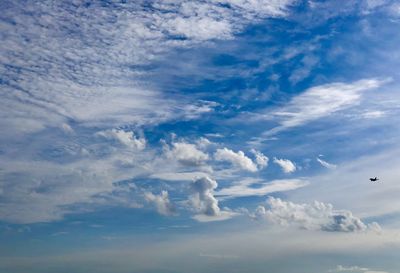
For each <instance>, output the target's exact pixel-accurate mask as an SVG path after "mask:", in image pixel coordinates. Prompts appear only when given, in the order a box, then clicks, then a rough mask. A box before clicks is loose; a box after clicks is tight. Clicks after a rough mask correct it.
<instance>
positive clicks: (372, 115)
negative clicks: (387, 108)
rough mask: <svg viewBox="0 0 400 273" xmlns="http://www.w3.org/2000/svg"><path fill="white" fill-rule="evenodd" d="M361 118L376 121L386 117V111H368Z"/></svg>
mask: <svg viewBox="0 0 400 273" xmlns="http://www.w3.org/2000/svg"><path fill="white" fill-rule="evenodd" d="M361 116H362V117H363V118H365V119H376V118H381V117H383V116H385V112H384V111H380V110H376V111H367V112H364V113H362V114H361Z"/></svg>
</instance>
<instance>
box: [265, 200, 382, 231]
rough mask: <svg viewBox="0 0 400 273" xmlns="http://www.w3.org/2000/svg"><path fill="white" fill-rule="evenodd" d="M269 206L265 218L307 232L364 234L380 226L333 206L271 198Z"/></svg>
mask: <svg viewBox="0 0 400 273" xmlns="http://www.w3.org/2000/svg"><path fill="white" fill-rule="evenodd" d="M267 204H268V206H269V208H268V209H266V210H265V215H264V217H265V218H266V219H268V220H269V221H271V222H272V223H276V224H279V225H283V226H290V225H294V226H297V227H299V228H303V229H307V230H322V231H332V232H333V231H338V232H362V231H366V230H368V229H369V230H372V231H374V232H376V231H377V230H376V229H377V228H379V225H378V224H377V223H373V224H372V225H367V224H365V223H363V222H362V221H361V220H360V219H359V218H357V217H355V216H353V214H352V213H351V212H350V211H347V210H334V209H333V206H332V205H331V204H325V203H322V202H318V201H314V203H312V204H295V203H292V202H287V201H283V200H281V199H279V198H273V197H269V198H268V200H267Z"/></svg>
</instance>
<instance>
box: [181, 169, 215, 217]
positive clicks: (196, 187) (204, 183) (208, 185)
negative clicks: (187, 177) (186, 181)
mask: <svg viewBox="0 0 400 273" xmlns="http://www.w3.org/2000/svg"><path fill="white" fill-rule="evenodd" d="M217 187H218V184H217V181H215V180H213V179H211V178H209V177H202V178H198V179H196V180H195V181H193V183H192V184H191V186H190V189H191V192H192V194H191V196H190V198H189V201H190V203H191V204H192V205H193V207H194V208H195V210H196V211H197V212H198V213H201V214H204V215H207V216H218V215H219V214H220V211H221V210H220V208H219V207H218V200H217V199H216V198H215V197H214V189H216V188H217Z"/></svg>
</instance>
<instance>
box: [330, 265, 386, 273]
mask: <svg viewBox="0 0 400 273" xmlns="http://www.w3.org/2000/svg"><path fill="white" fill-rule="evenodd" d="M329 272H360V273H388V272H386V271H377V270H372V269H369V268H366V267H360V266H357V265H353V266H343V265H338V266H336V268H335V269H331V270H329Z"/></svg>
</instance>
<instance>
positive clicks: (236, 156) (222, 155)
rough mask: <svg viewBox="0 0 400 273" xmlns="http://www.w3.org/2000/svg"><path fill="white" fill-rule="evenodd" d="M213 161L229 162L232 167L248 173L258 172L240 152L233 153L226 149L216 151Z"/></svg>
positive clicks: (252, 163)
mask: <svg viewBox="0 0 400 273" xmlns="http://www.w3.org/2000/svg"><path fill="white" fill-rule="evenodd" d="M214 159H215V160H217V161H225V162H229V163H231V164H232V165H233V166H235V167H237V168H240V169H242V170H246V171H249V172H256V171H257V170H258V168H257V165H256V164H255V163H254V162H253V161H252V160H251V159H250V158H249V157H247V156H246V155H245V154H244V153H243V152H242V151H238V152H234V151H232V150H230V149H228V148H223V149H217V151H216V152H215V153H214ZM264 161H265V160H264Z"/></svg>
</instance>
